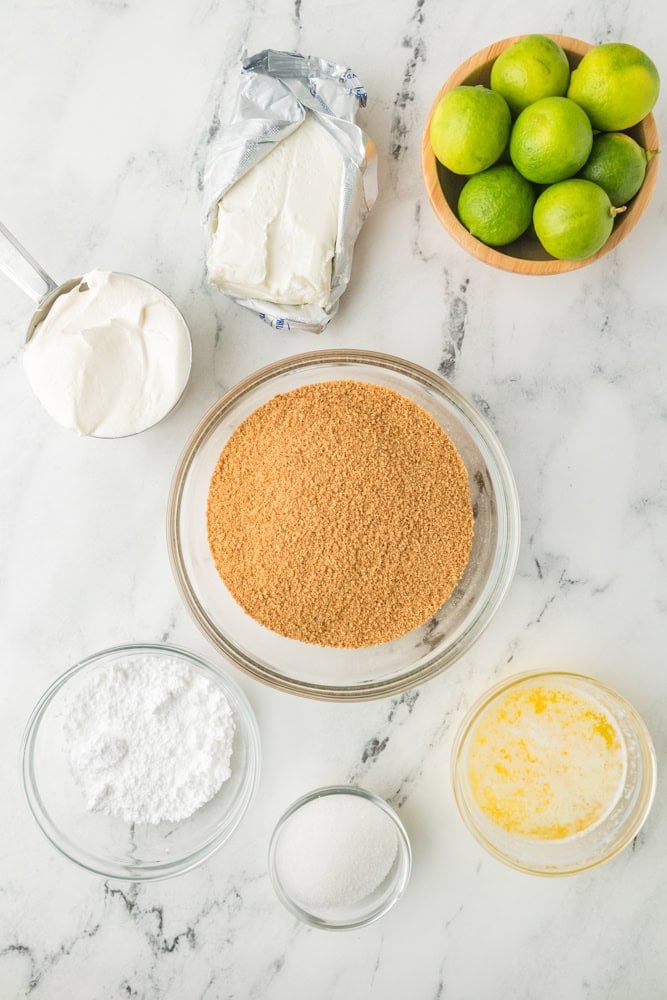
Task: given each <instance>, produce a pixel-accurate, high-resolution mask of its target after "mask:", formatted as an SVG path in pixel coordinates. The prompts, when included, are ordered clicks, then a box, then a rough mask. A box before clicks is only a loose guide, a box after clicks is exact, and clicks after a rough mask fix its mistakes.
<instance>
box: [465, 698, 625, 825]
mask: <svg viewBox="0 0 667 1000" xmlns="http://www.w3.org/2000/svg"><path fill="white" fill-rule="evenodd" d="M625 770H626V755H625V747H624V744H623V739H622V737H621V735H620V733H619V731H618V728H617V727H616V725H615V723H614V721H613V719H612V718H611V717H610V716H609V715H608V714H607V712H606V711H605V710H604V709H603V707H602V706H601V705H600V704H599V703H598V702H597V701H595V700H594V699H593V698H592V697H590V696H588V695H586V694H584V693H582V692H581V691H576V690H574V689H573V688H569V687H565V686H553V687H551V686H546V685H540V684H538V685H532V686H530V685H523V686H520V687H517V688H513V689H511V690H510V691H508V692H507V693H506V694H505V695H504V697H501V698H500V700H499V701H498V702H496V703H492V705H491V706H490V707H489V708H488V709H487V710H486V712H484V714H483V715H482V716H481V718H480V719H479V721H478V722H477V724H476V727H475V729H474V731H473V732H472V733H471V746H470V754H469V781H470V788H471V791H472V794H473V796H474V798H475V800H476V802H477V804H478V805H479V807H480V809H482V810H483V812H485V813H486V815H487V816H488V817H489V818H490V819H491V820H492V821H493V822H494V823H496V824H497V825H498V826H500V827H502V828H503V829H504V830H506V831H507V832H508V833H515V834H520V835H522V836H526V837H535V838H538V839H540V840H561V839H563V838H565V837H572V836H574V835H575V834H577V833H581V832H582V831H583V830H586V829H588V828H589V827H590V826H592V825H593V824H594V823H597V822H598V821H599V820H600V819H602V817H603V816H605V815H606V814H607V813H608V812H609V811H610V810H611V809H612V808H613V806H614V803H615V802H616V801H617V800H618V797H619V795H620V792H621V789H622V787H623V782H624V779H625Z"/></svg>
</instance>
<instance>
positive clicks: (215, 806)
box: [23, 645, 260, 882]
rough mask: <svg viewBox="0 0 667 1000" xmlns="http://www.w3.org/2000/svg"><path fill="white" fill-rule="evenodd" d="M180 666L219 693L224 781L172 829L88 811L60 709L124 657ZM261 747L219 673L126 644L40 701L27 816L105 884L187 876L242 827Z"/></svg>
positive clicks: (31, 725)
mask: <svg viewBox="0 0 667 1000" xmlns="http://www.w3.org/2000/svg"><path fill="white" fill-rule="evenodd" d="M135 655H138V656H142V657H147V658H160V659H162V658H164V657H165V656H168V657H169V659H173V660H177V661H180V662H182V663H185V664H187V665H188V666H190V667H191V668H193V669H194V670H195V671H197V673H198V674H201V675H202V676H203V677H205V678H206V679H207V680H208V681H210V682H211V683H212V684H215V685H216V686H218V687H219V688H221V690H222V693H223V694H224V695H225V697H226V699H227V701H228V703H229V706H230V708H231V710H232V715H233V718H234V724H235V731H234V743H233V747H232V758H231V772H232V773H231V775H230V777H229V778H228V779H227V781H225V783H224V784H223V785H222V787H221V788H220V790H219V791H218V792H217V794H216V795H214V796H213V798H212V799H211V800H210V801H209V802H207V803H206V804H205V805H203V806H202V807H201V808H200V809H197V811H196V812H194V813H193V814H192V816H190V817H189V818H188V819H184V820H181V821H180V822H178V823H158V824H149V823H137V824H134V823H126V822H124V821H123V820H121V819H118V818H114V817H111V816H107V815H105V814H104V813H99V812H89V811H88V810H87V808H86V803H85V800H84V797H83V794H82V793H81V790H80V789H79V787H78V785H77V784H76V783H75V781H74V778H73V777H72V774H71V771H70V768H69V764H68V762H67V759H66V757H65V735H64V732H63V721H64V710H65V708H66V705H67V703H68V702H69V699H70V698H71V697H73V696H75V695H76V693H77V691H78V690H81V688H82V687H84V686H85V685H86V684H87V683H88V682H89V680H90V677H91V676H92V675H93V673H94V671H97V670H103V669H105V668H107V667H108V666H110V665H111V664H113V663H116V662H123V661H126V660H127V658H128V657H129V656H135ZM259 768H260V743H259V732H258V729H257V723H256V721H255V716H254V713H253V711H252V709H251V707H250V705H249V703H248V701H247V699H246V697H245V695H244V694H243V692H242V691H241V690H240V688H238V687H237V685H236V684H235V683H234V681H233V680H231V678H229V677H228V676H227V675H226V673H225V672H224V671H222V670H221V669H220V668H219V667H217V666H213V664H211V663H207V662H206V661H205V660H202V659H201V658H200V657H198V656H195V655H194V654H193V653H188V652H186V651H185V650H183V649H177V648H176V647H173V646H163V645H127V646H116V647H114V648H113V649H105V650H103V651H102V652H100V653H95V654H94V655H93V656H89V657H88V658H87V659H85V660H82V661H81V663H77V664H76V666H74V667H71V669H70V670H68V671H67V672H66V673H64V674H63V675H62V676H61V677H59V678H58V679H57V680H55V681H54V682H53V684H52V685H51V686H50V688H49V689H48V690H47V691H46V692H45V693H44V694H43V695H42V697H41V698H40V700H39V702H38V703H37V705H36V706H35V709H34V710H33V712H32V715H31V716H30V720H29V721H28V725H27V727H26V731H25V736H24V738H23V784H24V789H25V793H26V796H27V799H28V805H29V806H30V809H31V811H32V814H33V816H34V817H35V819H36V820H37V823H38V824H39V826H40V827H41V829H42V831H43V833H44V834H45V835H46V837H48V839H49V840H50V841H51V843H52V844H53V846H54V847H56V848H57V849H58V850H59V851H61V852H62V853H63V854H64V855H65V856H66V857H67V858H69V859H70V860H71V861H74V862H76V864H78V865H81V867H82V868H87V869H88V870H89V871H92V872H95V873H97V874H98V875H103V876H104V877H105V878H112V879H131V880H132V881H133V882H145V881H156V880H157V879H164V878H169V877H171V876H174V875H180V874H181V873H182V872H186V871H189V870H190V869H191V868H194V867H195V866H196V865H199V864H201V863H202V862H203V861H205V860H206V859H207V858H208V857H210V856H211V854H213V853H214V851H217V850H218V848H220V847H221V846H222V845H223V844H224V843H225V841H226V840H227V839H228V838H229V837H230V836H231V835H232V833H233V832H234V830H235V829H236V828H237V826H238V825H239V823H240V822H241V820H242V818H243V816H244V814H245V812H246V810H247V808H248V806H249V805H250V803H251V801H252V799H253V796H254V794H255V791H256V788H257V784H258V781H259Z"/></svg>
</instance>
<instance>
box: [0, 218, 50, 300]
mask: <svg viewBox="0 0 667 1000" xmlns="http://www.w3.org/2000/svg"><path fill="white" fill-rule="evenodd" d="M0 271H2V272H3V274H6V275H7V277H8V278H11V280H12V281H13V282H14V284H15V285H18V287H19V288H20V289H22V291H24V292H25V293H26V295H29V296H30V298H31V299H32V300H33V302H36V303H37V304H38V305H39V303H40V302H42V301H43V300H44V299H45V298H46V296H47V295H49V294H50V293H51V292H52V291H53V290H54V289H55V288H57V287H58V285H57V283H56V282H55V281H54V280H53V278H50V277H49V275H48V274H47V273H46V271H45V270H44V269H43V268H42V267H40V266H39V264H38V263H37V261H36V260H35V258H34V257H31V255H30V254H29V253H28V251H27V250H26V249H25V247H22V246H21V244H20V243H19V241H18V240H17V239H16V238H15V237H14V236H12V234H11V233H10V232H9V230H8V229H7V228H6V227H5V226H3V224H2V223H1V222H0Z"/></svg>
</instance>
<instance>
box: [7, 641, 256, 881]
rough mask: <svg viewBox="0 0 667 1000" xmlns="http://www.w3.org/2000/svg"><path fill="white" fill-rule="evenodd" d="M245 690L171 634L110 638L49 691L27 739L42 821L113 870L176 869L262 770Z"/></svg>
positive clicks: (188, 864) (215, 840)
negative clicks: (150, 641)
mask: <svg viewBox="0 0 667 1000" xmlns="http://www.w3.org/2000/svg"><path fill="white" fill-rule="evenodd" d="M259 769H260V742H259V733H258V729H257V723H256V721H255V716H254V714H253V711H252V709H251V707H250V705H249V703H248V701H247V700H246V698H245V695H244V694H243V692H242V691H241V690H240V689H239V688H238V687H237V685H236V684H235V683H234V682H233V681H232V680H230V679H229V678H228V677H227V675H226V674H225V673H224V672H223V671H222V670H221V669H220V668H219V667H217V666H214V665H213V664H211V663H208V662H206V661H205V660H203V659H200V658H199V657H198V656H196V655H194V654H192V653H189V652H186V651H185V650H182V649H177V648H175V647H171V646H165V645H126V646H117V647H115V648H113V649H107V650H104V651H102V652H100V653H96V654H94V655H93V656H90V657H88V658H87V659H85V660H83V661H82V662H81V663H78V664H76V666H74V667H72V668H71V669H70V670H68V671H67V672H66V673H64V674H63V675H62V676H61V677H59V678H58V679H57V680H56V681H54V683H53V684H52V685H51V687H50V688H49V689H48V690H47V691H46V692H45V693H44V695H43V696H42V698H41V699H40V700H39V702H38V704H37V705H36V707H35V709H34V711H33V713H32V715H31V717H30V720H29V722H28V725H27V728H26V732H25V736H24V741H23V780H24V787H25V792H26V796H27V799H28V804H29V806H30V809H31V811H32V813H33V815H34V817H35V819H36V820H37V823H38V824H39V826H40V828H41V829H42V831H43V832H44V834H45V835H46V837H47V838H48V839H49V840H50V841H51V843H52V844H53V845H54V847H56V848H57V849H58V850H59V851H61V852H62V853H63V854H64V855H65V856H66V857H68V858H70V860H72V861H74V862H76V863H77V864H79V865H81V866H82V867H83V868H87V869H88V870H89V871H93V872H96V873H98V874H100V875H103V876H105V877H106V878H117V879H131V880H132V881H149V880H156V879H162V878H169V877H171V876H174V875H179V874H181V873H182V872H185V871H188V870H189V869H191V868H194V867H195V866H196V865H198V864H201V862H203V861H205V860H206V859H207V858H208V857H210V855H211V854H213V852H214V851H216V850H217V849H218V848H219V847H220V846H221V845H222V844H223V843H224V842H225V841H226V840H227V839H228V838H229V837H230V836H231V834H232V833H233V832H234V830H235V829H236V828H237V826H238V824H239V823H240V822H241V819H242V818H243V816H244V814H245V812H246V810H247V808H248V806H249V805H250V803H251V801H252V799H253V796H254V793H255V790H256V787H257V783H258V780H259Z"/></svg>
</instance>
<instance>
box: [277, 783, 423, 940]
mask: <svg viewBox="0 0 667 1000" xmlns="http://www.w3.org/2000/svg"><path fill="white" fill-rule="evenodd" d="M328 795H355V796H357V797H358V798H362V799H365V800H366V801H367V802H371V803H372V804H373V805H375V806H377V807H378V808H379V809H381V810H382V812H384V814H385V815H386V816H388V817H389V819H390V820H391V821H392V823H393V825H394V828H395V830H396V835H397V837H398V855H400V864H401V866H402V868H403V873H402V875H401V877H400V879H399V880H398V881H397V883H396V887H395V889H394V891H393V892H392V894H391V896H390V897H389V898H388V899H386V900H385V901H384V903H383V904H382V905H381V906H378V907H376V908H375V909H374V910H371V911H370V912H369V913H368V914H367V915H366V916H361V917H358V918H357V919H356V920H349V921H337V922H329V921H327V920H325V919H323V918H321V917H315V916H314V915H313V914H311V913H309V912H308V910H304V909H303V908H302V907H300V906H299V905H298V903H295V902H294V900H293V899H292V898H291V896H289V895H288V894H287V892H286V891H285V890H284V889H283V886H282V883H281V881H280V878H279V876H278V873H277V870H276V848H277V845H278V839H279V837H280V834H281V833H282V831H283V829H284V828H285V825H286V823H287V822H288V820H289V819H290V818H291V817H292V816H293V815H294V814H295V813H296V812H298V811H299V809H301V807H302V806H304V805H306V804H307V803H308V802H313V801H314V800H315V799H319V798H324V797H326V796H328ZM268 870H269V877H270V879H271V884H272V886H273V890H274V892H275V894H276V896H277V897H278V899H279V900H280V902H281V903H282V904H283V906H285V907H286V909H288V910H289V911H290V913H292V915H293V916H295V917H298V918H299V920H301V921H303V923H305V924H308V925H309V926H310V927H317V928H319V929H320V930H328V931H348V930H355V929H356V928H360V927H368V926H369V925H370V924H373V923H375V921H376V920H379V919H380V917H383V916H384V915H385V913H388V912H389V910H391V909H392V908H393V907H394V906H395V904H396V903H397V902H398V901H399V899H400V898H401V896H402V895H403V894H404V892H405V890H406V889H407V886H408V883H409V881H410V876H411V874H412V847H411V845H410V838H409V837H408V834H407V831H406V829H405V827H404V825H403V821H402V820H401V818H400V816H399V815H398V813H397V812H396V810H395V809H394V808H393V806H391V805H390V804H389V803H388V802H387V801H386V799H383V798H381V796H379V795H375V793H374V792H369V791H368V790H367V789H365V788H361V786H359V785H323V786H321V787H319V788H313V789H312V790H311V791H309V792H306V793H305V794H304V795H301V796H299V798H298V799H295V800H294V802H292V803H291V805H289V806H288V807H287V809H286V810H285V811H284V812H283V813H282V815H281V816H280V818H279V819H278V821H277V822H276V824H275V826H274V828H273V832H272V834H271V840H270V841H269V851H268Z"/></svg>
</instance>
